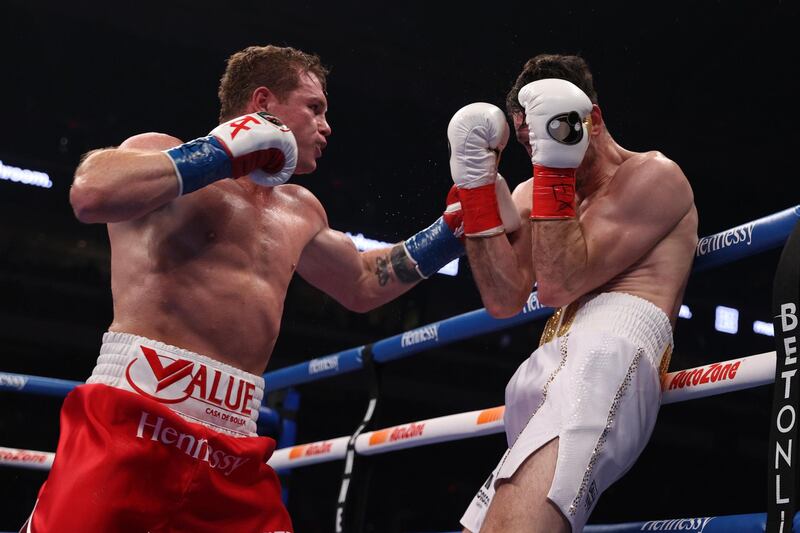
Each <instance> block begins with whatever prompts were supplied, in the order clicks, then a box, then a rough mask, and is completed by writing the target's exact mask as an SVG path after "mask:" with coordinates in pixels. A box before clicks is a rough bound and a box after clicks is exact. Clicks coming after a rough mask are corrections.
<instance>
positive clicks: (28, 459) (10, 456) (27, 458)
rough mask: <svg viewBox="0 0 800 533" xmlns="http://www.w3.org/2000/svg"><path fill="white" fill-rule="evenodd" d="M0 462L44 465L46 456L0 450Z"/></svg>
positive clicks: (21, 451)
mask: <svg viewBox="0 0 800 533" xmlns="http://www.w3.org/2000/svg"><path fill="white" fill-rule="evenodd" d="M0 461H14V462H16V463H38V464H44V463H46V462H47V455H45V454H43V453H34V452H29V451H25V450H0Z"/></svg>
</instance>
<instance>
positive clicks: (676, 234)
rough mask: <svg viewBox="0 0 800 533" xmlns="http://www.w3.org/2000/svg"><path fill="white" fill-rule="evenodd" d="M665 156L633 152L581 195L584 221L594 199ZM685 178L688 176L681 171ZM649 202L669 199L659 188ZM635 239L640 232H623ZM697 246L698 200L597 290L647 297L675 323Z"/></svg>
mask: <svg viewBox="0 0 800 533" xmlns="http://www.w3.org/2000/svg"><path fill="white" fill-rule="evenodd" d="M657 157H663V156H662V155H661V154H659V153H658V152H646V153H629V156H628V157H627V159H625V160H624V161H623V162H622V164H620V165H619V167H618V168H617V170H616V173H615V174H614V177H613V178H612V179H611V180H610V181H609V182H607V183H605V184H604V186H602V187H600V188H599V189H598V190H596V191H593V192H592V193H591V194H590V195H589V196H587V197H585V198H583V199H581V202H580V215H579V217H580V218H579V219H580V220H581V221H583V220H584V219H586V218H587V217H588V215H589V214H590V213H591V209H592V204H593V200H594V199H595V198H598V197H599V196H601V195H605V194H614V191H613V188H614V187H625V186H627V183H625V181H626V180H632V179H636V173H637V171H638V170H637V168H638V167H640V166H642V165H644V164H647V162H648V160H649V159H652V158H657ZM681 179H683V180H685V177H683V176H682V175H681ZM615 182H617V183H615ZM649 199H650V202H649V203H648V205H642V206H641V208H642V209H648V210H658V209H660V208H661V206H660V205H659V203H660V202H669V201H671V199H670V198H665V197H664V195H663V194H662V193H660V192H659V190H653V191H652V195H651V197H650V198H649ZM620 238H626V239H635V238H636V235H635V234H633V235H626V236H624V237H623V236H620ZM696 246H697V209H696V208H695V206H694V202H692V203H691V207H690V208H689V210H688V211H687V212H686V213H685V214H684V215H683V217H682V218H681V219H680V220H679V221H678V222H677V224H675V225H674V226H673V227H672V228H669V229H667V230H666V232H665V233H664V236H663V237H662V238H661V240H659V241H658V242H657V243H656V244H655V246H654V247H653V248H652V249H650V250H649V251H648V252H646V253H645V254H644V256H642V257H641V259H639V260H638V261H636V262H634V263H633V264H632V265H630V266H629V267H627V268H626V269H625V270H623V271H622V272H620V273H619V274H617V275H616V276H614V277H613V278H612V279H611V280H609V281H608V282H606V283H604V284H602V285H601V286H600V287H598V288H597V289H596V290H595V291H594V292H624V293H628V294H632V295H634V296H639V297H640V298H644V299H646V300H648V301H650V302H652V303H653V304H655V305H656V306H658V307H659V308H661V310H663V311H664V312H665V313H666V314H667V316H668V317H669V319H670V321H671V322H672V324H673V326H674V325H675V320H676V318H677V316H678V311H679V309H680V306H681V302H682V301H683V293H684V290H685V289H686V283H687V281H688V279H689V273H690V271H691V267H692V261H693V259H694V251H695V247H696Z"/></svg>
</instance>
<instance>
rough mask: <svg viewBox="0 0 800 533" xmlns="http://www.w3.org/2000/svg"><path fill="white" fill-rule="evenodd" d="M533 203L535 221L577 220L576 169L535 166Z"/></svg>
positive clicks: (532, 216)
mask: <svg viewBox="0 0 800 533" xmlns="http://www.w3.org/2000/svg"><path fill="white" fill-rule="evenodd" d="M532 201H533V205H532V206H531V218H532V219H534V220H564V219H569V218H575V217H576V210H575V169H574V168H550V167H545V166H539V165H534V166H533V198H532Z"/></svg>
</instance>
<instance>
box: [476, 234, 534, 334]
mask: <svg viewBox="0 0 800 533" xmlns="http://www.w3.org/2000/svg"><path fill="white" fill-rule="evenodd" d="M466 248H467V256H468V257H469V264H470V268H471V269H472V277H473V278H474V279H475V284H476V285H477V286H478V291H479V292H480V294H481V300H482V301H483V305H484V307H485V308H486V310H487V311H488V312H489V314H490V315H492V316H493V317H496V318H505V317H509V316H513V315H515V314H517V313H518V312H519V311H520V310H521V309H522V307H523V305H524V304H525V302H526V301H527V298H528V295H529V294H530V291H531V285H532V282H531V280H530V279H529V276H526V275H525V270H524V269H523V268H521V266H522V265H520V261H519V259H518V258H517V255H516V253H515V251H514V249H513V248H512V246H511V244H510V243H509V241H508V238H507V237H506V235H505V234H501V235H496V236H494V237H489V238H476V239H467V240H466Z"/></svg>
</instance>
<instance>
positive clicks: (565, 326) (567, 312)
mask: <svg viewBox="0 0 800 533" xmlns="http://www.w3.org/2000/svg"><path fill="white" fill-rule="evenodd" d="M577 312H578V302H572V303H571V304H569V305H568V306H566V307H559V308H558V309H556V312H555V313H553V316H551V317H550V318H549V319H547V323H546V324H545V325H544V331H542V338H541V339H540V340H539V346H543V345H545V344H547V343H548V342H550V341H551V340H553V339H555V338H556V337H563V336H564V335H566V334H567V332H568V331H569V328H570V327H571V326H572V321H573V320H575V314H576V313H577Z"/></svg>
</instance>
